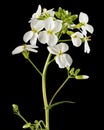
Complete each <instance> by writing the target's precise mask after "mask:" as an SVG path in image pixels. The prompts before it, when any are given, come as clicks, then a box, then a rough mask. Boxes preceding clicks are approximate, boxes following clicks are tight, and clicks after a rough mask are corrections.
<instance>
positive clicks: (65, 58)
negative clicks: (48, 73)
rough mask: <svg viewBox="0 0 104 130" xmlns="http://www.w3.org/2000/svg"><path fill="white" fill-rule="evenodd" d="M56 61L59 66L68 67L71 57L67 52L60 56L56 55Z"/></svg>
mask: <svg viewBox="0 0 104 130" xmlns="http://www.w3.org/2000/svg"><path fill="white" fill-rule="evenodd" d="M55 61H56V63H57V64H58V65H59V68H65V67H68V66H69V67H70V66H71V64H72V58H71V57H70V55H68V54H62V55H60V56H56V59H55Z"/></svg>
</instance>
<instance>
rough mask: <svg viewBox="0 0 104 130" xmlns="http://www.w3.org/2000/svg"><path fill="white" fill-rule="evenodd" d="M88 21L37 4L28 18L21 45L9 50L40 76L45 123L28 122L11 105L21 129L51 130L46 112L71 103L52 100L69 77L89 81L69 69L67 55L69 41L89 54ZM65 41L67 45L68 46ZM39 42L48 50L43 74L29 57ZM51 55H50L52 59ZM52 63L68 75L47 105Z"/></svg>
mask: <svg viewBox="0 0 104 130" xmlns="http://www.w3.org/2000/svg"><path fill="white" fill-rule="evenodd" d="M77 18H79V19H78V21H79V23H78V24H75V23H74V21H75V20H76V19H77ZM88 22H89V17H88V15H87V14H86V13H83V12H80V14H79V17H78V15H76V14H74V15H72V14H71V13H70V12H68V11H67V10H65V9H62V8H61V7H59V9H58V11H54V9H49V10H47V9H43V10H42V8H41V5H39V6H38V9H37V11H36V12H35V13H34V14H33V15H32V17H31V19H30V20H29V23H30V27H31V28H30V30H29V31H27V32H26V33H25V34H24V35H23V41H24V44H23V45H20V46H18V47H16V48H15V49H14V50H13V51H12V54H13V55H14V54H19V53H22V54H23V56H24V58H25V59H27V60H28V61H29V62H30V64H31V65H32V66H33V67H34V69H35V70H36V71H37V72H38V73H39V75H40V76H41V78H42V97H43V103H44V112H45V122H44V121H42V120H40V121H38V120H35V121H34V123H30V122H28V121H27V120H25V118H24V117H23V116H22V115H21V114H20V112H19V109H18V106H17V105H16V104H14V105H13V110H14V113H15V114H16V115H18V116H19V117H20V118H21V119H22V120H23V121H24V122H25V124H24V125H23V128H30V129H31V130H43V129H44V130H50V125H49V110H50V109H51V108H53V107H54V106H56V105H59V104H63V103H74V102H72V101H60V102H55V103H53V100H54V99H55V97H56V96H57V94H58V93H59V92H60V90H61V89H62V88H63V87H64V86H65V84H66V83H67V81H68V80H69V79H70V78H74V79H77V80H80V79H88V78H89V76H87V75H79V72H80V69H79V68H78V69H75V68H74V67H71V65H72V63H73V59H72V57H71V56H70V55H69V54H68V53H67V51H68V50H69V45H70V44H69V42H72V44H73V46H75V47H80V46H81V45H82V43H84V52H85V53H87V54H88V53H90V46H89V44H88V41H90V40H91V39H90V36H87V34H88V33H90V34H92V33H93V31H94V28H93V26H92V25H90V24H89V23H88ZM63 34H64V35H65V34H66V35H67V36H68V37H69V38H67V39H62V35H63ZM37 41H38V42H37ZM28 42H30V44H28ZM66 42H68V44H67V43H66ZM39 43H41V44H43V46H44V44H47V50H48V52H49V55H48V56H47V59H46V62H45V64H44V66H43V71H42V72H41V71H40V70H39V69H38V68H37V66H36V65H35V64H34V63H33V62H32V60H31V59H30V58H29V54H30V52H34V53H37V52H38V50H37V48H38V46H37V44H39ZM51 56H53V58H52V59H51ZM53 61H55V62H56V64H57V65H58V67H59V68H60V69H65V68H66V69H67V74H68V76H67V77H66V79H65V80H64V82H63V83H62V84H61V85H60V86H59V88H58V89H57V90H56V92H55V93H54V94H53V96H52V98H51V100H50V102H49V103H48V97H47V92H46V89H47V83H46V81H47V70H48V66H49V65H50V64H51V63H52V62H53Z"/></svg>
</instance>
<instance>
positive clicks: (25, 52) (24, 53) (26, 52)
mask: <svg viewBox="0 0 104 130" xmlns="http://www.w3.org/2000/svg"><path fill="white" fill-rule="evenodd" d="M22 54H23V56H24V58H25V59H28V58H29V51H27V50H26V51H23V52H22Z"/></svg>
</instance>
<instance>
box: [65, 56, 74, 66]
mask: <svg viewBox="0 0 104 130" xmlns="http://www.w3.org/2000/svg"><path fill="white" fill-rule="evenodd" d="M63 58H64V59H65V62H66V65H65V67H70V66H71V65H72V62H73V60H72V58H71V56H70V55H69V54H63Z"/></svg>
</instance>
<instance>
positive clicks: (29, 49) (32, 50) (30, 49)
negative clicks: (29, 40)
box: [27, 48, 38, 53]
mask: <svg viewBox="0 0 104 130" xmlns="http://www.w3.org/2000/svg"><path fill="white" fill-rule="evenodd" d="M27 50H28V51H31V52H35V53H37V52H38V51H37V50H36V49H32V48H27Z"/></svg>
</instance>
